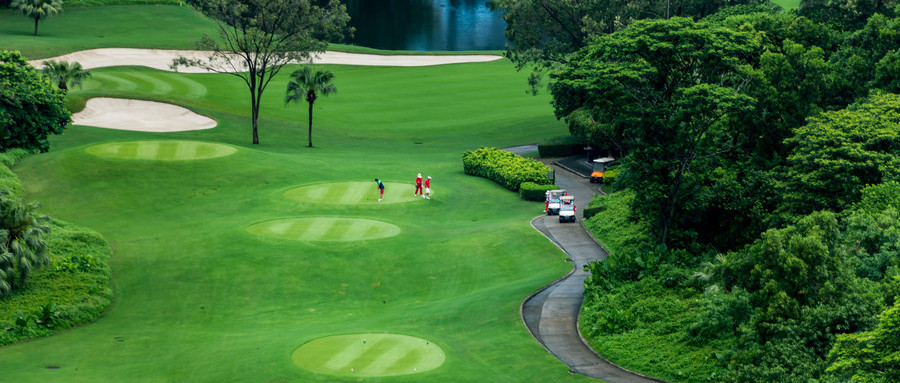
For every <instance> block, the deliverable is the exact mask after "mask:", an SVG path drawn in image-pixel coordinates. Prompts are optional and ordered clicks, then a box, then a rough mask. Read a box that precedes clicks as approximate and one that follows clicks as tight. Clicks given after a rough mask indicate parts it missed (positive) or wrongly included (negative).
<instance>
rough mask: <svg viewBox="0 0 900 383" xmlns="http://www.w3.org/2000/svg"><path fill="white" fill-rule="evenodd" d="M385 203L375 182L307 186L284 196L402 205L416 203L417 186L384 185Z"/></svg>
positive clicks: (339, 201)
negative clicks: (414, 195) (415, 191)
mask: <svg viewBox="0 0 900 383" xmlns="http://www.w3.org/2000/svg"><path fill="white" fill-rule="evenodd" d="M384 187H385V192H384V201H383V202H378V197H379V195H380V194H379V193H378V188H377V187H376V186H375V182H374V181H373V182H359V181H356V182H334V183H327V184H315V185H306V186H299V187H296V188H292V189H289V190H287V191H286V192H284V196H285V197H286V198H289V199H293V200H296V201H301V202H313V203H327V204H342V205H348V204H376V203H400V202H409V201H415V200H416V199H415V198H413V191H414V190H415V186H414V185H413V184H412V182H410V183H409V184H405V183H399V182H385V183H384Z"/></svg>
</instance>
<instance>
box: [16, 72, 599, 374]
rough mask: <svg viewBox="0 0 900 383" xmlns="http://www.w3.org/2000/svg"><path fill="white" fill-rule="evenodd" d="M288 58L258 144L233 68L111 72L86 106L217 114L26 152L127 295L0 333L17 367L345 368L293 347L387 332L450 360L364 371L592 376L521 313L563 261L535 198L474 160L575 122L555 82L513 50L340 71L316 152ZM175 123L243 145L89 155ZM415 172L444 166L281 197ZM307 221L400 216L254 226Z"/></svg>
mask: <svg viewBox="0 0 900 383" xmlns="http://www.w3.org/2000/svg"><path fill="white" fill-rule="evenodd" d="M291 69H293V68H287V70H286V71H285V72H283V73H282V74H281V75H280V76H279V77H278V78H277V79H275V80H274V82H273V83H272V84H271V85H270V88H269V89H270V90H269V92H268V93H267V94H266V96H265V98H264V101H265V105H264V106H263V111H262V119H261V120H260V140H261V145H258V146H253V145H249V144H248V143H249V142H250V129H249V122H248V118H247V114H248V113H247V112H248V109H249V108H248V107H247V100H246V99H247V97H246V90H244V89H242V87H241V84H240V81H239V80H238V79H236V78H234V77H232V76H227V75H211V74H203V75H186V74H176V73H167V72H161V71H154V70H149V69H141V68H109V69H98V70H95V71H94V73H95V78H94V80H92V81H89V82H88V83H86V84H85V87H84V89H83V90H81V91H77V90H76V91H74V92H73V93H72V94H71V95H70V98H71V99H72V104H73V105H77V104H79V103H83V102H84V99H85V98H87V97H92V96H101V95H102V96H120V97H134V98H149V99H154V100H161V101H168V102H174V103H176V104H180V105H183V106H186V107H189V108H191V109H193V110H195V111H197V112H199V113H202V114H205V115H208V116H210V117H212V118H215V119H216V120H217V121H218V122H219V125H218V127H217V128H215V129H211V130H206V131H193V132H180V133H169V134H154V133H141V132H127V131H115V130H108V129H99V128H91V127H73V128H71V129H69V130H68V131H67V132H66V133H65V134H64V135H62V136H59V137H55V138H54V139H53V150H52V151H51V152H50V153H44V154H40V155H37V156H34V157H31V158H28V159H26V160H24V161H23V162H22V163H21V164H20V165H19V166H18V167H17V169H16V171H17V173H18V174H19V176H20V177H21V178H22V180H23V183H24V185H25V188H26V193H27V196H28V198H30V199H36V200H39V201H41V202H42V203H43V205H44V206H45V210H46V211H47V212H48V213H50V214H52V215H54V216H56V217H59V218H62V219H66V220H70V221H73V222H77V223H79V224H83V225H86V226H89V227H92V228H94V229H96V230H98V231H99V232H101V233H102V234H103V235H104V236H105V237H106V238H107V239H108V240H109V241H110V243H111V245H112V246H113V250H114V252H113V257H112V260H111V266H112V271H113V275H114V293H115V297H116V299H115V302H114V304H113V306H112V307H111V308H110V309H109V310H108V314H107V315H106V316H104V317H103V318H102V319H101V320H99V321H98V322H97V323H94V324H92V325H90V326H85V327H83V328H79V329H77V330H73V331H67V332H64V333H62V334H59V335H57V336H54V337H51V338H47V339H42V340H38V341H34V342H29V343H25V344H18V345H14V346H10V347H6V348H4V349H2V351H0V371H3V372H4V379H9V380H10V381H20V382H32V381H41V382H54V381H56V382H92V383H96V382H121V381H128V382H162V381H190V382H246V381H263V382H274V381H296V382H304V381H323V380H329V381H353V380H355V379H356V378H354V377H332V376H330V375H322V374H319V373H316V372H312V371H309V370H305V369H302V368H299V367H298V366H297V365H296V364H295V363H294V362H293V360H292V354H293V352H294V351H295V350H296V349H297V348H298V347H300V346H301V345H303V344H305V343H307V342H309V341H311V340H313V339H318V338H321V337H325V336H332V335H341V334H360V333H393V334H403V335H408V336H414V337H418V338H422V339H426V340H429V341H431V342H434V343H435V344H438V345H440V347H441V348H442V349H443V351H444V354H445V355H446V360H445V361H444V363H443V364H442V365H441V366H440V367H438V368H436V369H434V370H431V371H429V372H424V373H417V374H414V375H400V376H395V377H390V378H377V377H373V378H370V379H367V380H370V381H382V380H390V381H399V382H404V381H422V380H423V379H426V380H428V381H434V382H459V381H506V382H517V381H518V382H531V381H534V380H535V379H536V378H538V379H541V380H546V381H560V382H562V381H586V380H588V379H587V378H584V377H581V376H578V375H571V374H569V373H568V371H567V370H568V369H567V367H566V366H565V365H564V364H562V363H560V362H559V361H558V360H556V359H555V358H554V357H553V356H552V355H550V354H549V353H547V352H546V351H545V350H544V349H543V348H542V347H541V346H540V345H539V344H538V343H537V342H536V341H535V340H534V339H533V338H532V337H531V336H530V335H529V334H528V331H527V330H526V329H525V327H524V325H523V324H522V321H521V318H520V316H519V305H520V304H521V302H522V300H523V299H524V298H525V297H526V296H527V295H528V294H530V293H531V292H533V291H534V290H536V289H537V288H539V287H540V286H542V285H544V284H546V283H548V282H550V281H552V280H554V279H556V278H557V277H559V276H560V275H562V274H564V273H566V272H567V271H568V270H569V269H570V267H571V266H570V265H569V264H567V263H566V262H564V258H565V256H564V255H563V254H562V253H560V252H559V250H558V249H557V248H556V247H554V246H552V245H551V244H550V243H549V242H547V241H546V239H545V238H543V237H542V236H540V235H539V234H538V233H537V232H535V231H534V230H533V229H532V228H531V227H530V226H529V225H528V221H529V219H530V218H531V217H533V215H534V211H535V210H534V209H535V204H534V203H529V202H524V201H521V200H520V199H518V198H517V196H516V195H515V194H514V193H511V192H509V191H507V190H505V189H503V188H501V187H500V186H498V185H495V184H493V183H491V182H489V181H486V180H484V179H479V178H475V177H470V176H466V175H464V174H463V173H462V169H461V163H460V156H461V154H462V152H463V151H464V150H467V149H473V148H477V147H479V146H481V145H490V146H506V145H514V144H523V143H531V142H537V141H540V140H542V139H544V138H547V137H555V136H559V135H561V134H564V131H565V127H564V125H563V124H561V123H560V122H558V121H556V120H555V119H554V118H553V116H552V113H551V111H550V109H549V107H548V106H547V102H548V98H547V96H546V95H544V96H541V97H531V96H528V95H526V94H525V92H524V84H525V78H524V77H523V74H521V73H516V72H515V71H514V69H513V68H512V66H511V65H510V64H509V63H508V62H494V63H485V64H466V65H450V66H441V67H429V68H363V67H348V66H327V67H326V68H325V69H329V70H332V71H334V72H335V74H336V79H337V81H336V85H337V87H338V89H339V93H338V94H337V95H335V96H332V97H329V98H325V99H320V100H319V102H317V103H316V121H315V124H316V125H315V127H314V132H313V134H314V136H313V142H314V144H315V145H316V146H317V147H316V148H313V149H308V148H304V147H303V146H304V145H305V143H306V126H305V121H306V113H305V109H306V108H305V106H290V107H285V106H284V105H283V104H282V102H281V92H282V91H283V89H284V86H285V81H286V78H287V73H289V72H290V70H291ZM162 84H171V85H169V86H166V85H162ZM177 84H189V85H185V86H181V85H177ZM201 89H205V91H201ZM170 139H174V140H188V141H200V142H213V143H218V144H225V145H230V146H233V147H235V148H236V152H235V153H233V154H231V155H228V156H224V157H218V158H210V159H204V160H197V161H152V160H135V159H127V158H108V157H98V156H95V155H92V154H90V153H88V152H87V150H86V149H87V148H90V147H92V146H93V145H97V144H102V143H108V142H122V141H138V140H148V141H157V140H170ZM419 172H421V173H422V174H425V175H432V176H433V177H434V179H433V184H432V187H433V189H434V190H435V198H433V199H432V200H430V201H415V203H412V202H410V203H394V204H378V205H376V204H323V203H309V202H307V201H300V200H295V199H291V198H288V197H287V195H286V194H285V193H286V192H287V191H288V190H291V189H294V188H297V187H299V186H303V185H312V184H323V183H343V182H372V184H371V185H372V187H373V190H374V182H373V181H371V180H372V179H373V178H375V177H378V178H381V179H383V180H385V181H386V183H387V184H388V185H391V184H393V183H405V184H412V182H413V179H414V177H415V174H416V173H419ZM390 192H391V190H388V193H390ZM296 217H334V218H353V219H369V220H376V221H381V222H386V223H389V224H391V225H394V226H397V227H399V228H400V229H401V230H402V232H401V233H400V234H398V235H396V236H392V237H387V238H381V239H370V240H361V241H353V242H327V243H323V242H318V241H302V240H300V241H298V240H285V239H279V238H268V237H261V236H257V235H253V234H251V233H250V232H248V230H247V227H248V226H250V225H252V224H254V223H258V222H263V221H269V220H275V219H280V218H296ZM47 366H58V367H59V369H52V370H51V369H47V368H46V367H47Z"/></svg>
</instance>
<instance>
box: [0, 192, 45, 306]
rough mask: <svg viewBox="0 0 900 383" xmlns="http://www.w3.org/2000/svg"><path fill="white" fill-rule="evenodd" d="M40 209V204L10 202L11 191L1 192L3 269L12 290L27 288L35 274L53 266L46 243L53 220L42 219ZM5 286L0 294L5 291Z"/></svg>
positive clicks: (0, 245)
mask: <svg viewBox="0 0 900 383" xmlns="http://www.w3.org/2000/svg"><path fill="white" fill-rule="evenodd" d="M39 208H40V204H38V203H37V202H34V203H31V204H25V203H22V202H21V201H19V200H18V199H13V198H10V196H9V192H8V191H7V190H2V191H0V248H2V249H3V250H5V251H3V253H2V254H0V265H2V266H4V268H5V270H3V273H2V274H3V276H4V277H5V278H4V279H5V280H6V281H5V282H6V283H8V285H9V286H8V287H10V288H11V289H16V288H24V287H25V281H26V279H27V278H28V274H29V273H30V272H31V270H32V269H34V268H35V267H37V266H40V265H45V264H47V263H49V262H50V258H49V257H48V256H47V244H46V242H44V235H45V234H48V233H49V232H50V225H49V222H50V217H49V216H46V215H45V216H38V215H37V210H38V209H39ZM10 264H11V265H10ZM10 266H12V267H10ZM17 279H18V281H17ZM2 285H3V283H0V291H2V290H4V289H3V286H2Z"/></svg>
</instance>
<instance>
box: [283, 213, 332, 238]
mask: <svg viewBox="0 0 900 383" xmlns="http://www.w3.org/2000/svg"><path fill="white" fill-rule="evenodd" d="M335 223H337V221H336V220H335V219H333V218H318V219H315V220H304V221H302V222H296V223H294V226H291V231H292V232H294V233H296V234H298V236H297V238H298V239H301V240H304V241H319V240H322V239H326V238H334V237H332V236H329V235H328V234H329V231H331V227H332V226H334V224H335Z"/></svg>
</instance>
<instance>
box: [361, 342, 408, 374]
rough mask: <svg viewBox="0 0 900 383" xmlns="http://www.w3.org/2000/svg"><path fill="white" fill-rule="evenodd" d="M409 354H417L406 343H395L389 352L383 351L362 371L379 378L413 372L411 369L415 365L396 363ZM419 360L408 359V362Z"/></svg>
mask: <svg viewBox="0 0 900 383" xmlns="http://www.w3.org/2000/svg"><path fill="white" fill-rule="evenodd" d="M410 354H418V352H417V351H416V350H414V349H413V348H412V347H411V345H409V344H406V343H399V342H395V343H394V345H393V347H391V348H390V349H389V350H385V351H384V352H382V353H381V355H379V356H378V358H377V359H375V360H373V361H372V363H371V364H370V365H369V366H367V368H366V370H365V371H363V373H364V374H366V375H369V376H379V375H395V374H397V373H400V372H406V370H409V372H413V368H416V367H413V366H414V364H415V363H406V364H398V363H397V362H398V361H400V360H403V359H405V358H406V357H407V356H408V355H410ZM420 359H421V358H410V359H409V360H410V361H412V360H420Z"/></svg>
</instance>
